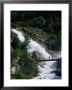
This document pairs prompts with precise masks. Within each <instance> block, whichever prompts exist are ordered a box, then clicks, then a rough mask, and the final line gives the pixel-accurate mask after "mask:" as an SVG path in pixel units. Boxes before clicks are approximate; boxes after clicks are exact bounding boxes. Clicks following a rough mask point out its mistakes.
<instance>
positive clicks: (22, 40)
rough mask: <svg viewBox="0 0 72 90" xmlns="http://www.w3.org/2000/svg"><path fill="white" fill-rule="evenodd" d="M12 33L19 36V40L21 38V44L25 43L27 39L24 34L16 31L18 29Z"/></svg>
mask: <svg viewBox="0 0 72 90" xmlns="http://www.w3.org/2000/svg"><path fill="white" fill-rule="evenodd" d="M12 31H13V32H14V33H16V34H17V36H18V38H19V40H20V41H21V42H24V40H25V38H24V36H23V34H22V32H20V31H18V30H16V29H12Z"/></svg>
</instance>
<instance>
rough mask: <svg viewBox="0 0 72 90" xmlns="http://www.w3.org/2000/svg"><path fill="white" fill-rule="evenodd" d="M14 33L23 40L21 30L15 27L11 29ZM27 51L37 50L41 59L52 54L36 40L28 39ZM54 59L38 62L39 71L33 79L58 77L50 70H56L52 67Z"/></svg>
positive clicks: (48, 57)
mask: <svg viewBox="0 0 72 90" xmlns="http://www.w3.org/2000/svg"><path fill="white" fill-rule="evenodd" d="M12 31H13V32H14V33H16V34H17V36H18V38H19V40H20V41H21V42H24V41H25V37H24V36H23V34H22V32H21V31H17V30H16V29H12ZM27 49H28V52H29V53H32V52H34V51H37V52H38V53H40V57H41V59H44V60H45V59H51V58H52V56H51V55H50V54H49V53H48V52H47V51H46V50H45V47H43V46H42V45H40V44H39V43H37V42H36V41H34V40H32V39H30V40H29V44H28V46H27ZM55 63H56V61H45V62H40V63H39V65H38V69H39V73H38V76H37V77H34V78H33V79H58V78H60V77H58V76H56V75H55V74H54V73H51V72H52V71H54V70H56V67H52V66H53V65H54V64H55Z"/></svg>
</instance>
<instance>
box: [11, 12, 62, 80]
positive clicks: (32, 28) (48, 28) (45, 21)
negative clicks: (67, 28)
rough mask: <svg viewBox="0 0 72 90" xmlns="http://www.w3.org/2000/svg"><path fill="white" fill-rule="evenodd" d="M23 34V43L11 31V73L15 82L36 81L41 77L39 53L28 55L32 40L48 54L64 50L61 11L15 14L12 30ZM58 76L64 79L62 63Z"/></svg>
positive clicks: (13, 13)
mask: <svg viewBox="0 0 72 90" xmlns="http://www.w3.org/2000/svg"><path fill="white" fill-rule="evenodd" d="M12 28H14V29H17V30H18V31H21V32H22V33H23V35H24V36H25V41H24V42H20V40H19V39H18V37H17V35H16V34H15V33H14V32H13V31H11V68H12V67H15V73H11V78H12V79H32V78H33V77H36V76H37V75H38V72H39V70H38V60H39V59H40V57H38V56H37V53H38V52H36V51H34V52H32V53H31V54H30V53H28V52H27V46H28V43H29V42H30V41H29V39H30V38H32V39H33V40H34V41H37V42H38V43H40V44H41V45H42V46H44V47H45V48H46V51H61V11H11V29H12ZM56 66H57V73H56V74H58V75H59V76H61V62H59V63H58V64H57V65H56Z"/></svg>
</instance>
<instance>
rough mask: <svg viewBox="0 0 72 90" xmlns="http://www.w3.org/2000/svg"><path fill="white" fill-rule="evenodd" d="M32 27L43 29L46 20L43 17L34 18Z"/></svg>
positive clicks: (31, 23)
mask: <svg viewBox="0 0 72 90" xmlns="http://www.w3.org/2000/svg"><path fill="white" fill-rule="evenodd" d="M30 25H31V26H32V27H38V28H42V27H43V26H44V25H45V19H44V18H43V17H42V16H39V17H34V18H33V19H32V20H31V22H30Z"/></svg>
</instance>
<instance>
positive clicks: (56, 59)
mask: <svg viewBox="0 0 72 90" xmlns="http://www.w3.org/2000/svg"><path fill="white" fill-rule="evenodd" d="M61 59H62V58H54V59H46V60H39V62H42V61H58V60H61Z"/></svg>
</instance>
